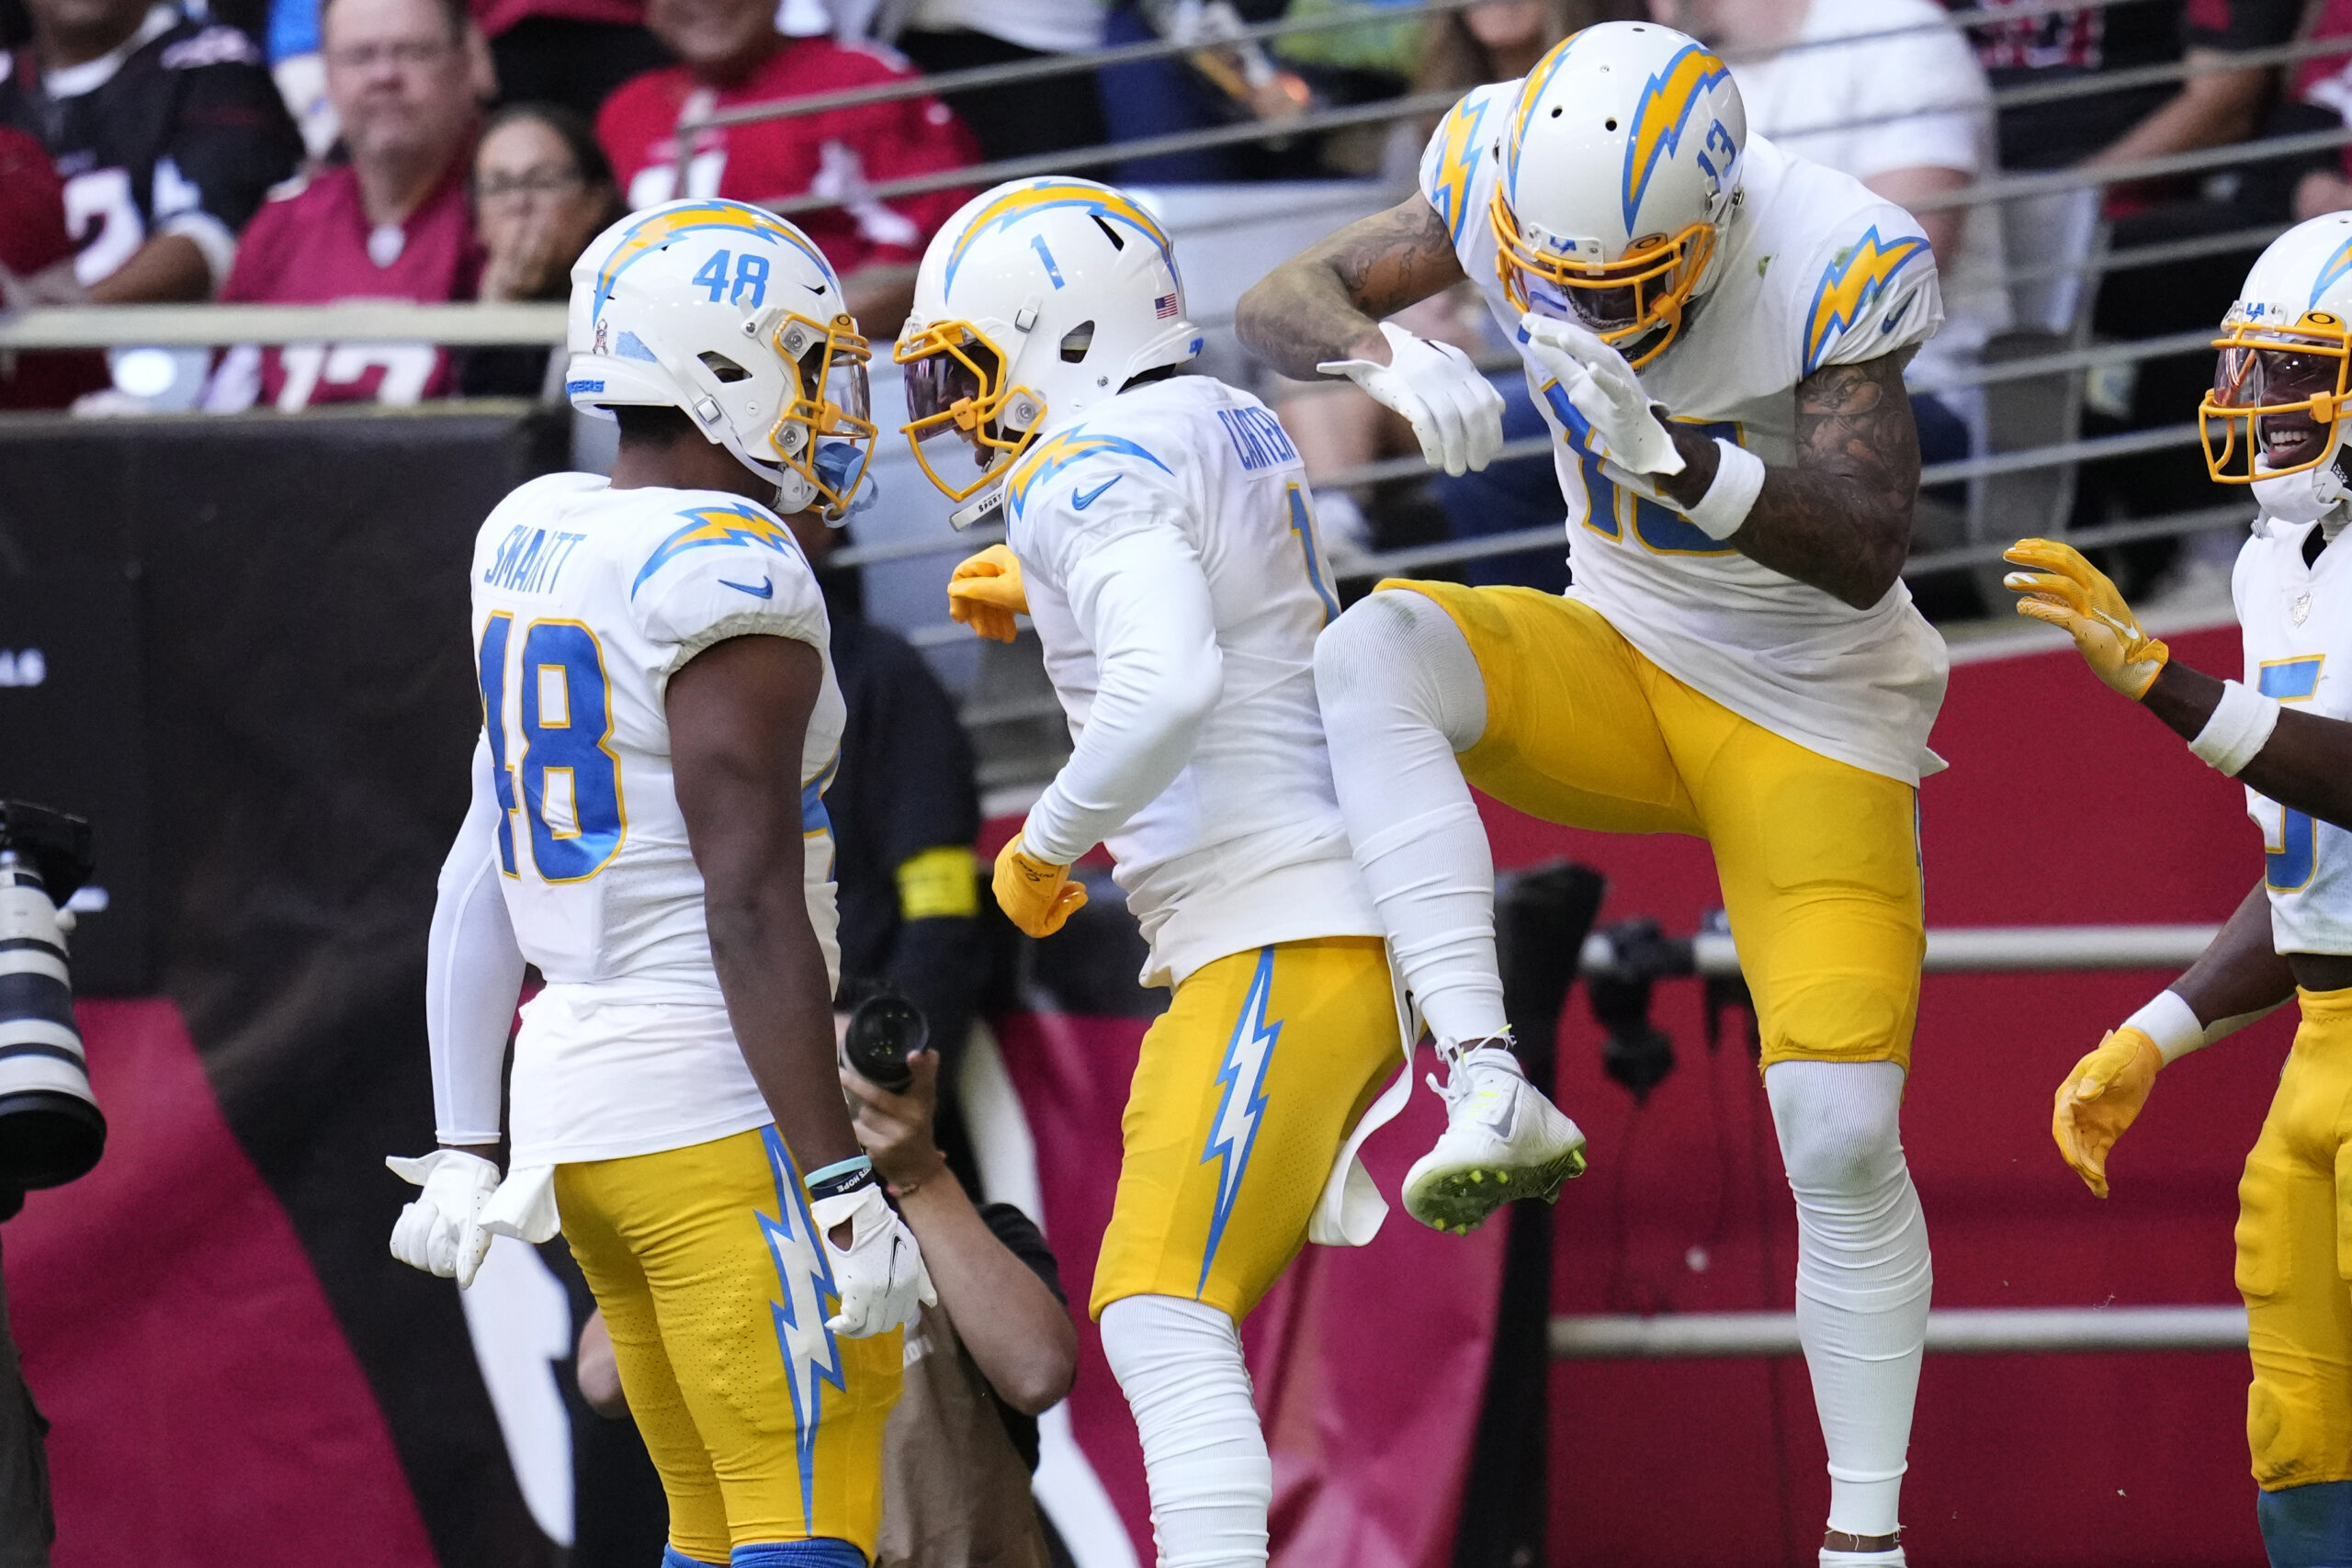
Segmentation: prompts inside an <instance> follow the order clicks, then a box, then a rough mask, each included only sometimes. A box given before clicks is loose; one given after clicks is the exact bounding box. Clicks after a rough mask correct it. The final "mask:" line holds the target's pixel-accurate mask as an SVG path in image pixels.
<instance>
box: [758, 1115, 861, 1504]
mask: <svg viewBox="0 0 2352 1568" xmlns="http://www.w3.org/2000/svg"><path fill="white" fill-rule="evenodd" d="M761 1136H762V1138H763V1140H764V1141H765V1143H766V1145H767V1151H768V1173H769V1174H770V1175H771V1176H773V1177H774V1178H775V1208H776V1217H775V1219H770V1218H768V1216H767V1215H765V1214H763V1213H759V1211H757V1210H756V1209H755V1210H753V1211H752V1213H753V1216H754V1217H755V1218H757V1219H758V1221H759V1222H760V1234H761V1235H763V1236H764V1237H766V1239H767V1244H768V1254H769V1256H770V1257H771V1258H774V1259H775V1277H776V1282H777V1283H778V1284H779V1285H781V1286H782V1287H783V1294H784V1300H783V1301H782V1302H781V1303H775V1302H771V1303H769V1310H770V1311H771V1312H772V1313H773V1314H775V1340H776V1346H777V1348H779V1349H780V1350H782V1351H783V1352H784V1375H785V1383H786V1387H788V1388H789V1389H790V1390H791V1393H792V1441H793V1447H794V1449H795V1450H797V1459H798V1460H799V1461H800V1522H801V1527H802V1528H803V1529H813V1528H814V1524H813V1518H814V1516H815V1513H816V1489H817V1429H818V1425H819V1423H820V1421H821V1420H822V1418H823V1416H824V1407H823V1400H824V1393H825V1385H826V1384H827V1383H831V1385H832V1386H833V1387H834V1388H835V1389H836V1390H838V1391H839V1392H841V1393H848V1392H849V1385H848V1383H847V1382H844V1381H843V1378H842V1351H841V1346H840V1344H839V1343H838V1342H837V1341H835V1339H834V1338H833V1331H832V1330H831V1329H830V1328H828V1327H826V1326H825V1319H826V1318H827V1317H828V1316H829V1315H831V1314H830V1311H829V1309H828V1307H827V1304H826V1303H828V1301H833V1302H838V1301H839V1300H840V1297H841V1292H840V1291H839V1290H838V1289H837V1288H836V1287H835V1286H834V1284H833V1268H832V1265H831V1263H830V1262H828V1261H827V1260H826V1258H825V1249H824V1247H822V1246H820V1244H819V1243H818V1240H817V1227H816V1224H815V1222H814V1221H812V1220H811V1219H810V1218H809V1199H808V1195H807V1194H806V1192H805V1191H804V1190H802V1188H801V1185H800V1172H799V1171H798V1170H797V1169H796V1168H794V1166H793V1163H792V1156H791V1154H790V1153H789V1152H788V1151H786V1148H785V1146H784V1140H783V1139H782V1138H781V1137H778V1136H777V1135H776V1130H775V1128H774V1127H770V1128H768V1129H766V1131H765V1132H763V1134H761Z"/></svg>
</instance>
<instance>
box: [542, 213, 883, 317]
mask: <svg viewBox="0 0 2352 1568" xmlns="http://www.w3.org/2000/svg"><path fill="white" fill-rule="evenodd" d="M711 231H717V232H722V233H726V234H729V235H731V236H733V237H735V238H737V239H739V240H741V239H751V240H757V241H759V242H760V243H763V244H765V245H771V246H773V245H788V246H790V247H791V248H792V249H794V250H796V251H798V252H799V253H800V254H802V255H804V256H806V257H808V258H809V261H810V262H811V263H812V264H813V265H815V266H816V268H817V271H818V272H819V273H820V275H821V276H823V277H824V279H825V281H826V282H827V283H829V284H831V286H832V290H833V294H834V296H835V297H836V298H838V297H839V296H840V294H841V291H842V284H841V278H840V276H838V275H836V274H835V273H834V271H833V268H832V264H831V263H830V262H828V261H826V260H825V257H824V253H823V252H821V251H820V250H818V249H817V247H816V246H814V245H812V244H810V243H809V240H808V238H807V236H805V235H803V234H802V233H801V232H800V231H799V230H797V229H796V228H794V227H793V226H792V225H791V224H789V223H786V221H785V220H783V219H781V218H778V217H776V216H775V214H774V213H770V212H763V211H761V210H760V209H758V208H756V207H752V206H750V205H749V204H747V203H744V202H741V201H721V200H717V199H713V200H709V201H682V202H673V203H672V204H671V205H669V206H667V207H657V208H655V209H653V210H652V211H650V212H648V213H646V214H644V215H643V216H642V217H640V218H639V219H638V220H637V221H636V222H634V223H632V224H630V225H629V227H628V230H627V231H625V232H624V233H623V234H622V235H621V237H620V240H619V242H618V243H616V244H615V245H614V247H613V251H612V254H610V255H608V256H606V257H605V265H603V266H601V267H599V268H597V269H596V292H595V295H594V299H593V301H592V303H591V305H590V307H589V312H588V314H589V319H590V320H591V321H594V320H598V319H600V318H602V317H603V315H604V313H605V301H606V300H607V299H611V298H612V297H613V289H614V288H615V287H616V285H617V284H618V283H619V282H620V277H621V274H622V273H624V272H627V271H628V269H629V267H630V266H632V265H635V264H636V263H637V262H639V261H640V260H642V259H643V258H644V257H646V256H650V255H652V254H654V253H656V252H658V251H660V250H662V248H663V247H665V246H666V245H668V244H669V243H670V242H671V241H673V240H675V239H677V238H679V237H680V236H681V235H684V234H699V233H705V232H711Z"/></svg>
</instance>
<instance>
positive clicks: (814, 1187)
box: [800, 1155, 874, 1198]
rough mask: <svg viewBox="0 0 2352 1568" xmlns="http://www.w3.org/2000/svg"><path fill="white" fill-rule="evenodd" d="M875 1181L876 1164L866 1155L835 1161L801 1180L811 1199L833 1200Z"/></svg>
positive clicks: (811, 1172)
mask: <svg viewBox="0 0 2352 1568" xmlns="http://www.w3.org/2000/svg"><path fill="white" fill-rule="evenodd" d="M872 1179H874V1162H873V1161H872V1160H871V1159H869V1158H867V1157H866V1156H864V1155H853V1156H850V1157H849V1158H848V1159H844V1160H835V1161H834V1162H833V1163H832V1164H831V1165H829V1166H826V1167H825V1168H822V1169H821V1170H812V1171H810V1172H809V1174H808V1175H807V1176H805V1177H802V1178H801V1179H800V1185H801V1186H802V1187H804V1188H806V1189H808V1191H809V1196H810V1197H811V1198H831V1197H834V1196H836V1195H838V1194H840V1193H843V1192H854V1191H855V1190H857V1189H858V1188H860V1187H863V1186H865V1184H866V1182H868V1181H871V1180H872Z"/></svg>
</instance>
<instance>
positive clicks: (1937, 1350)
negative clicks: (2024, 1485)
mask: <svg viewBox="0 0 2352 1568" xmlns="http://www.w3.org/2000/svg"><path fill="white" fill-rule="evenodd" d="M1549 1343H1550V1348H1551V1354H1552V1359H1554V1360H1555V1361H1593V1360H1683V1359H1702V1358H1729V1357H1759V1356H1797V1355H1802V1354H1804V1346H1803V1345H1802V1344H1801V1343H1799V1341H1798V1338H1797V1319H1796V1314H1794V1313H1790V1312H1690V1313H1659V1314H1657V1315H1656V1316H1654V1317H1634V1316H1630V1315H1619V1314H1610V1315H1605V1316H1594V1317H1566V1316H1563V1317H1555V1318H1554V1319H1552V1322H1551V1325H1550V1334H1549ZM2245 1346H2246V1321H2245V1308H2244V1307H2242V1306H2102V1307H1939V1308H1937V1309H1936V1310H1935V1311H1933V1312H1930V1313H1929V1314H1928V1343H1927V1351H1928V1354H1929V1355H1931V1356H1954V1355H1959V1356H2013V1355H2037V1354H2038V1355H2065V1354H2076V1355H2087V1354H2096V1353H2098V1352H2102V1351H2105V1352H2144V1351H2150V1350H2236V1351H2240V1352H2243V1351H2244V1350H2245Z"/></svg>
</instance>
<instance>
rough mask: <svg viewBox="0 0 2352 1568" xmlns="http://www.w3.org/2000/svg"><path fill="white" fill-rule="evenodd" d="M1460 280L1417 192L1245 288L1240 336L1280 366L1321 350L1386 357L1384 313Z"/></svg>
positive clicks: (1310, 372)
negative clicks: (1383, 333)
mask: <svg viewBox="0 0 2352 1568" xmlns="http://www.w3.org/2000/svg"><path fill="white" fill-rule="evenodd" d="M1461 281H1462V264H1461V263H1460V262H1459V261H1458V260H1456V259H1455V257H1454V254H1453V240H1452V239H1451V238H1450V237H1449V236H1448V235H1447V233H1446V229H1445V220H1443V219H1442V218H1440V217H1439V216H1438V215H1437V209H1434V208H1432V207H1431V206H1430V204H1429V203H1428V202H1427V201H1425V200H1424V199H1422V198H1421V197H1419V196H1411V197H1406V199H1405V200H1404V201H1402V202H1400V203H1398V204H1397V206H1395V207H1392V208H1390V209H1388V210H1387V211H1385V212H1375V213H1374V214H1373V215H1372V216H1371V217H1369V218H1363V219H1359V220H1356V221H1355V222H1353V223H1351V224H1349V225H1348V226H1347V227H1346V228H1344V229H1340V230H1336V231H1333V232H1332V233H1330V234H1329V235H1327V236H1325V237H1324V238H1323V239H1322V240H1320V241H1318V242H1317V243H1315V244H1314V245H1312V246H1310V247H1308V248H1307V249H1306V250H1305V251H1303V252H1301V253H1300V254H1297V255H1295V256H1294V257H1292V258H1291V259H1290V260H1289V261H1286V262H1284V263H1283V265H1280V266H1278V267H1276V268H1274V270H1273V271H1272V272H1270V273H1268V274H1267V275H1266V276H1264V277H1262V278H1261V279H1259V280H1258V282H1257V283H1256V284H1255V285H1253V286H1252V287H1251V288H1250V292H1249V293H1247V294H1244V295H1243V296H1242V297H1241V310H1240V313H1239V315H1238V319H1237V320H1236V321H1235V325H1236V327H1237V328H1238V331H1239V332H1240V333H1241V341H1242V342H1243V343H1246V344H1249V345H1250V348H1251V349H1252V350H1254V351H1255V352H1256V353H1257V355H1258V357H1259V358H1261V359H1262V360H1264V361H1265V362H1266V363H1267V364H1269V365H1271V366H1272V367H1274V368H1275V369H1276V370H1279V371H1281V372H1282V373H1283V375H1285V376H1288V377H1291V378H1294V379H1296V380H1301V381H1311V380H1313V379H1315V377H1316V369H1315V367H1316V366H1317V365H1319V364H1321V363H1322V362H1323V361H1325V360H1327V359H1369V360H1372V361H1373V362H1374V363H1375V364H1379V365H1385V364H1387V363H1388V342H1387V340H1386V339H1385V338H1384V337H1382V336H1381V335H1380V326H1379V323H1380V321H1381V318H1383V317H1384V316H1391V315H1394V314H1396V313H1397V311H1399V310H1403V309H1404V308H1405V307H1406V306H1408V305H1410V304H1414V303H1416V302H1417V301H1419V300H1422V299H1428V298H1429V297H1430V295H1432V294H1436V293H1439V292H1441V291H1442V290H1443V289H1446V288H1452V287H1453V285H1454V284H1456V283H1459V282H1461Z"/></svg>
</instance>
